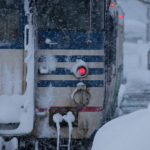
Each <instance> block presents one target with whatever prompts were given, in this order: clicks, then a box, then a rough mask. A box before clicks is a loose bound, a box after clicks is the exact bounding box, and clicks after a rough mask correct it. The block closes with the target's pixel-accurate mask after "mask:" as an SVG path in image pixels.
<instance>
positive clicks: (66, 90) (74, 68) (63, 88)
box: [35, 0, 105, 145]
mask: <svg viewBox="0 0 150 150" xmlns="http://www.w3.org/2000/svg"><path fill="white" fill-rule="evenodd" d="M36 9H37V26H38V56H39V59H38V61H39V64H38V73H39V75H38V92H37V102H36V108H37V109H36V111H37V116H36V117H37V119H36V123H35V124H36V125H35V126H36V130H35V134H36V135H37V136H38V137H41V138H45V140H46V138H51V139H55V138H57V129H56V126H57V123H56V120H55V121H54V120H53V117H54V116H55V115H56V114H57V115H58V114H59V115H58V116H59V117H60V116H61V117H62V119H61V121H60V119H58V120H59V121H60V122H59V121H58V120H57V122H59V124H60V138H61V139H66V138H68V137H69V129H68V127H69V122H68V121H67V120H66V119H64V116H66V115H67V114H68V113H71V114H72V115H73V117H74V118H75V119H74V121H72V122H71V123H72V126H73V129H72V133H71V135H72V139H88V138H90V137H91V136H92V134H93V133H94V132H95V131H96V129H98V128H99V126H100V124H101V118H102V110H103V101H104V78H105V76H104V32H103V31H102V29H104V1H98V0H95V1H93V0H84V1H80V0H76V1H74V0H63V1H51V0H44V1H43V0H37V2H36ZM59 117H58V118H59ZM55 119H56V118H55ZM61 144H62V143H60V145H61ZM62 145H63V144H62Z"/></svg>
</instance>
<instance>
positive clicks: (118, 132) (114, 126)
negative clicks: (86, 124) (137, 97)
mask: <svg viewBox="0 0 150 150" xmlns="http://www.w3.org/2000/svg"><path fill="white" fill-rule="evenodd" d="M118 2H119V4H120V5H121V7H122V8H123V10H124V12H125V42H124V72H123V76H124V78H125V79H126V80H127V83H126V84H124V85H121V88H120V92H119V96H118V105H119V104H120V102H121V100H122V97H123V94H125V93H126V92H131V93H132V92H137V93H138V92H140V91H144V90H149V89H150V71H149V70H148V69H147V62H148V57H147V53H148V51H149V50H150V43H146V42H145V39H146V6H144V5H143V4H142V3H141V2H139V1H138V0H118ZM149 139H150V106H149V107H148V108H147V109H142V110H139V111H136V112H133V113H131V114H128V115H124V116H121V117H118V118H116V119H114V120H111V121H110V122H108V123H107V124H105V125H104V126H103V127H101V128H100V129H99V131H98V132H97V133H96V136H95V138H94V142H93V146H92V150H150V142H149Z"/></svg>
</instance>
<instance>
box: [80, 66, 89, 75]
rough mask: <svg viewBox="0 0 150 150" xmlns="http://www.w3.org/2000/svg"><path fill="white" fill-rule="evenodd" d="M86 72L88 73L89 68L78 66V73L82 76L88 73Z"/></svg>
mask: <svg viewBox="0 0 150 150" xmlns="http://www.w3.org/2000/svg"><path fill="white" fill-rule="evenodd" d="M86 73H87V70H86V68H85V67H83V66H82V67H79V68H78V74H79V75H80V76H84V75H86Z"/></svg>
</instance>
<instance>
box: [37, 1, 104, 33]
mask: <svg viewBox="0 0 150 150" xmlns="http://www.w3.org/2000/svg"><path fill="white" fill-rule="evenodd" d="M37 11H38V25H39V28H48V29H50V30H67V31H83V32H87V31H92V32H99V31H101V29H103V27H104V0H37Z"/></svg>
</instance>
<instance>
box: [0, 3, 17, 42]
mask: <svg viewBox="0 0 150 150" xmlns="http://www.w3.org/2000/svg"><path fill="white" fill-rule="evenodd" d="M18 37H19V0H0V41H1V42H7V41H14V40H16V39H18Z"/></svg>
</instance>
